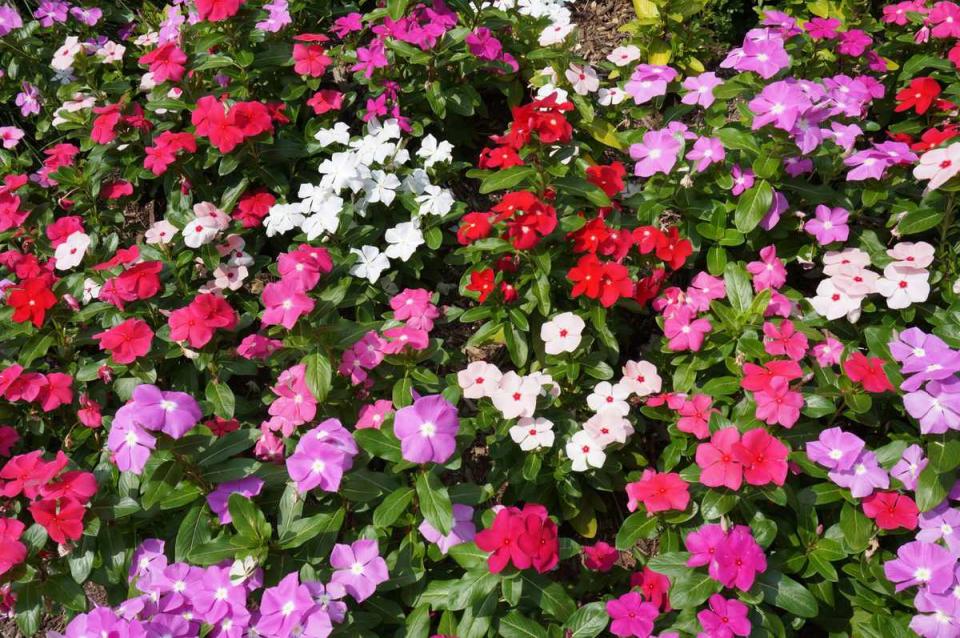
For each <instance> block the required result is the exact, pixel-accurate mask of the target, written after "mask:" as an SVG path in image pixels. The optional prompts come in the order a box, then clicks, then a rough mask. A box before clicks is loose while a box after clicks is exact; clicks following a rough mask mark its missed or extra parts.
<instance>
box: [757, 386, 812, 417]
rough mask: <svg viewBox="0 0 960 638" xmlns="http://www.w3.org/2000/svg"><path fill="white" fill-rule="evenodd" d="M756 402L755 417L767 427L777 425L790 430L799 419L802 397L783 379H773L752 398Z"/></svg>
mask: <svg viewBox="0 0 960 638" xmlns="http://www.w3.org/2000/svg"><path fill="white" fill-rule="evenodd" d="M753 398H754V400H755V401H756V402H757V409H756V417H757V418H758V419H760V420H761V421H763V422H764V423H766V424H768V425H773V424H775V423H779V424H780V425H782V426H783V427H785V428H792V427H793V426H794V424H795V423H796V422H797V420H798V419H799V418H800V409H801V408H802V407H803V395H802V394H800V393H799V392H795V391H793V390H791V389H790V384H789V383H788V382H787V381H786V380H785V379H784V378H783V377H774V378H773V379H771V380H770V384H769V385H768V386H767V388H766V389H764V390H761V391H758V392H756V393H755V394H754V396H753Z"/></svg>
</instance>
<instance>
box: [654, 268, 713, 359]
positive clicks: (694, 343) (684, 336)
mask: <svg viewBox="0 0 960 638" xmlns="http://www.w3.org/2000/svg"><path fill="white" fill-rule="evenodd" d="M726 296H727V291H726V285H725V283H724V281H723V279H720V278H718V277H712V276H710V275H709V274H707V273H705V272H701V273H698V274H697V276H695V277H694V278H693V281H691V282H690V286H688V287H687V289H686V290H685V291H684V290H681V289H679V288H677V287H670V288H667V289H666V290H664V291H663V294H662V295H661V296H660V297H658V298H657V299H655V300H654V302H653V308H654V310H657V311H658V312H660V314H662V315H663V334H664V335H665V336H666V337H667V339H668V341H667V347H668V348H670V349H671V350H673V351H674V352H680V351H684V350H691V351H693V352H696V351H698V350H700V348H701V346H702V345H703V340H704V338H705V335H706V334H707V333H709V332H710V331H711V330H712V329H713V326H712V325H711V324H710V321H709V320H707V319H703V318H700V317H699V316H698V314H699V313H702V312H706V311H707V310H709V309H710V302H711V301H713V300H715V299H723V298H724V297H726Z"/></svg>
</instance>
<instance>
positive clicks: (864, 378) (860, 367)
mask: <svg viewBox="0 0 960 638" xmlns="http://www.w3.org/2000/svg"><path fill="white" fill-rule="evenodd" d="M883 364H884V360H883V359H881V358H880V357H867V356H866V355H864V354H863V353H862V352H854V353H853V354H852V355H851V356H850V358H849V359H847V360H846V361H844V362H843V371H844V373H846V375H847V377H849V378H850V380H851V381H853V382H854V383H859V384H860V385H862V386H863V389H864V390H866V391H867V392H893V385H892V384H891V383H890V379H888V378H887V373H886V372H884V370H883Z"/></svg>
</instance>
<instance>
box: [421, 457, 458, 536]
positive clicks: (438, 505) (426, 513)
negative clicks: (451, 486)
mask: <svg viewBox="0 0 960 638" xmlns="http://www.w3.org/2000/svg"><path fill="white" fill-rule="evenodd" d="M416 485H417V499H418V500H419V504H420V511H421V512H422V513H423V517H424V518H425V519H427V522H428V523H430V524H431V525H433V526H434V528H436V529H437V530H439V531H440V533H441V534H449V533H450V530H451V529H452V528H453V504H452V503H451V502H450V495H449V494H448V493H447V488H445V487H444V486H443V483H441V482H440V479H439V478H437V476H436V475H435V474H433V473H431V472H423V473H422V474H420V475H419V476H418V477H417V484H416Z"/></svg>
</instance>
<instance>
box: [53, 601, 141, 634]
mask: <svg viewBox="0 0 960 638" xmlns="http://www.w3.org/2000/svg"><path fill="white" fill-rule="evenodd" d="M122 625H126V623H125V622H124V621H123V620H121V619H120V618H119V617H118V616H117V614H116V612H115V611H113V610H112V609H110V608H109V607H96V608H94V609H93V611H91V612H89V613H86V614H79V615H77V616H75V617H74V618H73V620H71V621H70V624H68V625H67V628H66V629H65V630H64V634H63V635H64V638H86V637H87V636H110V635H118V632H117V631H116V629H117V627H118V626H122ZM123 633H124V634H126V633H127V632H126V631H124V632H123Z"/></svg>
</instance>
